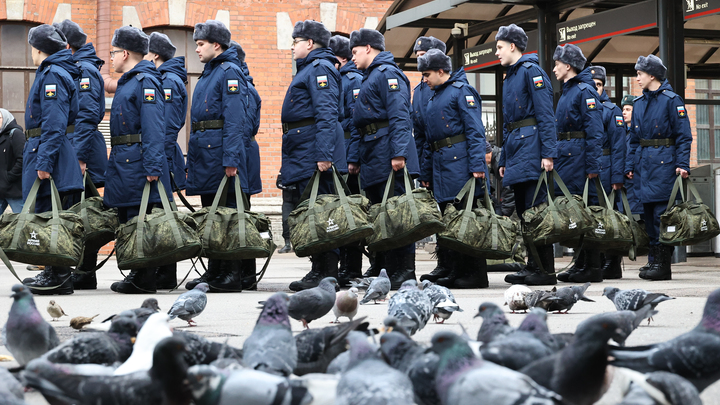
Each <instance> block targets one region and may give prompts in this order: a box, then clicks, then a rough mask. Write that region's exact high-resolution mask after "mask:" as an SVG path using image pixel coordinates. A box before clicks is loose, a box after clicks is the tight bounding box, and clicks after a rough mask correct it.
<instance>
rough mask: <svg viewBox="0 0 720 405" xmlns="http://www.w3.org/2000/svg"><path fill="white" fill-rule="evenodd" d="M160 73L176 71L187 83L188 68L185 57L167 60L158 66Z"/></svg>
mask: <svg viewBox="0 0 720 405" xmlns="http://www.w3.org/2000/svg"><path fill="white" fill-rule="evenodd" d="M158 71H159V72H160V75H162V74H164V73H174V74H176V75H178V76H179V77H180V80H182V81H183V83H187V69H185V57H184V56H178V57H175V58H172V59H170V60H167V61H165V63H163V64H162V65H160V67H159V68H158Z"/></svg>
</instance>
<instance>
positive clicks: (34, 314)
mask: <svg viewBox="0 0 720 405" xmlns="http://www.w3.org/2000/svg"><path fill="white" fill-rule="evenodd" d="M12 292H13V294H12V295H11V296H10V297H12V298H13V303H12V306H11V307H10V312H9V313H8V320H7V323H6V324H5V347H7V349H8V351H9V352H10V354H12V355H13V357H14V358H15V360H16V361H17V362H18V363H19V364H20V365H21V366H25V365H26V364H27V363H29V362H30V360H32V359H36V358H38V357H40V356H42V355H43V354H45V353H47V352H48V351H49V350H50V349H52V348H54V347H55V346H57V345H58V344H60V340H59V339H58V337H57V334H56V333H55V329H54V328H53V327H52V326H50V324H49V323H48V322H47V321H46V320H44V319H43V318H42V316H41V315H40V312H38V310H37V307H36V306H35V300H34V299H33V296H32V293H31V292H30V290H29V289H28V288H27V287H25V286H24V285H22V284H15V285H14V286H13V287H12Z"/></svg>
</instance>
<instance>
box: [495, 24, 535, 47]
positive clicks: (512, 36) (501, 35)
mask: <svg viewBox="0 0 720 405" xmlns="http://www.w3.org/2000/svg"><path fill="white" fill-rule="evenodd" d="M495 41H505V42H509V43H511V44H515V46H516V47H517V48H518V49H519V50H520V52H525V49H526V48H527V41H528V36H527V34H526V33H525V30H524V29H522V28H520V27H518V26H517V25H515V24H510V25H504V26H502V27H500V28H499V29H498V32H497V35H495Z"/></svg>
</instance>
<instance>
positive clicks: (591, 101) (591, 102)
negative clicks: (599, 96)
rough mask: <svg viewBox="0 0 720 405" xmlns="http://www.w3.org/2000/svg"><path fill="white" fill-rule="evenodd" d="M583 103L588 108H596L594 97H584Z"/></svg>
mask: <svg viewBox="0 0 720 405" xmlns="http://www.w3.org/2000/svg"><path fill="white" fill-rule="evenodd" d="M585 104H587V108H588V110H594V109H595V108H597V106H596V105H595V99H594V98H586V99H585Z"/></svg>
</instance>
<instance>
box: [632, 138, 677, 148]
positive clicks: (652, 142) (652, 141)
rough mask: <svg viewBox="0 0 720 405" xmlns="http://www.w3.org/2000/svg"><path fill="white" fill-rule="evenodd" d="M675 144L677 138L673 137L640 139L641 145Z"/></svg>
mask: <svg viewBox="0 0 720 405" xmlns="http://www.w3.org/2000/svg"><path fill="white" fill-rule="evenodd" d="M673 145H675V140H674V139H672V138H665V139H641V140H640V146H642V147H647V146H654V147H656V148H657V147H659V146H673Z"/></svg>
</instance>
